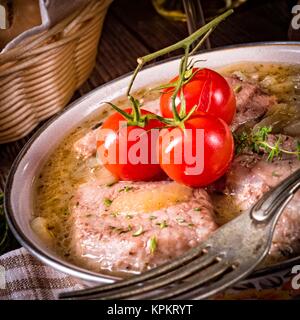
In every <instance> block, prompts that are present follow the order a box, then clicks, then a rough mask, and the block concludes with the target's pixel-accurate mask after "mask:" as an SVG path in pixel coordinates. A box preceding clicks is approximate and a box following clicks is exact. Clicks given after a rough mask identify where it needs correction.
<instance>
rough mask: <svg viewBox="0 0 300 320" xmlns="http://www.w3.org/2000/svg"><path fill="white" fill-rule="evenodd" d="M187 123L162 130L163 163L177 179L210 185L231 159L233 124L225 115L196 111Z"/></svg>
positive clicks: (192, 183) (164, 168)
mask: <svg viewBox="0 0 300 320" xmlns="http://www.w3.org/2000/svg"><path fill="white" fill-rule="evenodd" d="M184 126H185V128H184V129H182V128H179V127H175V128H164V129H162V130H161V133H160V137H159V147H158V148H159V161H160V165H161V167H162V169H163V170H164V171H165V172H166V174H167V175H168V176H169V177H170V178H171V179H173V180H175V181H176V182H178V183H183V184H185V185H188V186H191V187H203V186H207V185H209V184H210V183H212V182H214V181H216V180H217V179H219V178H220V177H221V176H222V175H223V174H224V173H225V172H226V171H227V169H228V167H229V165H230V163H231V161H232V158H233V153H234V142H233V137H232V134H231V131H230V128H229V126H228V125H227V124H226V122H225V121H223V120H222V119H220V118H215V117H213V116H211V115H208V114H203V113H201V114H199V113H198V114H197V113H195V114H193V115H192V116H191V117H190V118H189V119H188V120H187V121H185V123H184ZM201 129H202V130H201Z"/></svg>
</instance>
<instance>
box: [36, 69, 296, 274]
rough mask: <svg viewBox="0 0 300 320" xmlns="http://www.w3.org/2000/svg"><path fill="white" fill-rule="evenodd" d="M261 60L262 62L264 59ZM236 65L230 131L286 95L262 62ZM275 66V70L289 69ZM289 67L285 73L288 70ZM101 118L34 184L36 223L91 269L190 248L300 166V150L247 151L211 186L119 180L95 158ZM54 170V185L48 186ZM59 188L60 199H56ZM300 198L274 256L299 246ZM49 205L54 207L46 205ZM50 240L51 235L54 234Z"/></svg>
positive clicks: (152, 261)
mask: <svg viewBox="0 0 300 320" xmlns="http://www.w3.org/2000/svg"><path fill="white" fill-rule="evenodd" d="M259 66H260V67H261V68H262V69H264V65H259ZM237 68H239V67H236V68H235V69H234V67H233V68H232V69H231V70H227V71H225V75H226V78H227V81H228V82H229V84H230V85H231V86H232V88H233V89H234V90H235V94H236V99H237V113H236V116H235V118H234V121H233V124H232V126H231V127H232V130H233V131H234V130H241V129H243V127H244V126H245V125H247V127H248V128H249V127H250V128H251V127H253V126H254V125H256V124H257V123H259V122H260V121H261V119H265V117H266V116H268V114H269V112H270V110H271V109H272V108H274V106H276V105H277V104H278V103H282V101H281V100H282V96H281V95H279V94H277V93H278V92H279V91H280V90H282V89H281V88H280V90H279V85H281V84H279V85H278V84H275V85H274V86H273V87H272V88H274V90H273V91H272V90H269V87H268V84H269V83H271V84H272V81H270V79H269V78H268V77H269V76H265V74H266V73H267V72H262V73H264V75H263V79H259V76H257V73H255V72H256V71H257V70H256V69H259V67H257V66H256V65H254V66H250V67H249V70H250V71H249V76H245V77H244V75H243V74H242V73H241V72H234V70H238V69H237ZM247 68H248V67H246V69H247ZM266 68H267V69H268V67H266ZM274 68H275V69H276V70H277V71H278V72H279V70H280V69H281V68H283V69H284V67H281V66H276V67H274ZM253 70H254V71H255V72H254V71H253ZM284 70H285V69H284ZM277 71H276V72H277ZM285 72H286V73H285V74H286V75H287V74H288V72H290V71H285ZM252 75H254V77H252ZM262 80H263V81H262ZM265 85H267V88H266V86H265ZM272 85H273V84H272ZM275 87H276V90H275ZM280 92H281V91H280ZM287 95H288V96H289V95H290V92H287ZM157 98H158V94H156V95H155V94H154V95H153V96H152V97H151V98H149V101H147V99H145V104H144V107H145V108H146V109H148V110H150V111H153V110H154V108H157V105H158V103H157ZM119 105H120V104H119ZM121 105H122V103H121ZM124 106H126V104H124ZM155 111H157V110H155ZM99 119H100V120H101V118H97V119H96V120H95V119H94V120H93V121H90V122H88V123H87V124H86V125H85V126H83V127H82V128H80V130H79V131H78V132H76V133H75V134H74V135H73V136H71V138H70V139H69V141H68V142H67V143H65V145H62V146H61V147H60V149H58V151H59V152H57V153H58V154H59V157H58V156H57V153H56V155H55V156H53V157H52V159H50V160H49V162H48V163H47V165H46V166H45V168H46V169H44V172H42V174H41V177H40V180H39V181H38V184H37V186H38V187H37V189H38V198H37V199H38V201H37V203H38V205H37V215H38V216H39V218H37V219H39V220H38V221H37V219H35V221H36V222H37V223H36V224H35V225H38V227H39V230H43V232H44V233H45V234H46V231H47V230H48V229H49V230H50V231H51V234H52V235H53V237H52V242H53V241H54V240H53V238H55V239H56V240H55V241H56V243H55V244H54V246H55V249H56V250H57V251H58V252H59V253H61V254H62V255H64V256H65V257H66V258H67V259H69V260H70V261H72V262H74V263H75V264H78V265H80V266H83V267H85V268H88V269H90V270H94V271H99V272H100V271H103V270H104V269H105V270H110V271H118V272H119V271H126V272H139V271H142V270H145V269H148V268H151V267H154V266H156V265H159V264H161V263H163V262H165V261H168V260H170V259H172V258H174V257H176V256H178V255H180V254H182V253H184V252H186V251H187V250H188V249H189V248H191V247H193V246H195V245H197V243H199V242H202V241H203V240H205V239H206V238H207V237H208V236H209V235H210V234H211V233H212V232H214V230H216V228H217V227H218V226H219V225H221V224H223V223H225V222H227V221H228V220H230V219H232V218H233V217H235V216H236V215H238V214H239V213H240V212H242V210H244V209H247V208H248V207H249V206H250V205H252V204H253V203H255V202H256V201H257V200H258V199H259V198H260V197H261V196H262V195H263V193H265V192H266V191H268V190H269V189H270V188H272V187H273V186H275V185H276V184H278V183H280V181H282V180H283V179H284V178H285V177H286V176H288V175H289V174H290V173H292V172H293V171H295V170H296V169H298V168H299V167H300V165H299V163H300V162H299V160H297V159H296V158H295V157H285V158H284V159H282V160H280V159H276V160H274V161H273V162H267V161H266V155H265V154H255V153H252V152H243V153H242V154H240V155H239V156H237V157H236V158H235V159H234V162H233V164H232V166H231V169H230V170H229V172H228V173H227V174H226V176H225V177H224V178H223V179H221V180H220V181H219V182H218V183H216V184H214V186H212V187H209V188H208V192H207V191H206V190H204V189H190V188H188V187H184V186H180V185H178V184H176V183H174V182H171V181H160V182H147V183H142V182H139V183H133V182H116V181H115V179H114V178H113V177H112V176H111V175H110V174H107V172H105V171H106V170H103V168H102V169H101V168H99V164H98V163H96V161H95V153H96V138H97V133H98V130H99V129H98V128H99V126H98V125H97V126H96V127H94V126H95V124H97V123H96V121H97V122H99ZM263 121H264V120H263ZM91 128H92V129H91ZM272 137H273V136H270V139H272ZM295 141H296V139H295V138H292V137H288V136H286V137H285V147H287V148H289V147H292V146H294V144H295ZM271 142H272V141H271ZM59 161H61V162H64V163H66V162H67V161H69V162H72V165H71V166H65V167H64V166H63V168H62V169H61V168H59V169H58V167H59V166H57V165H54V164H55V162H59ZM47 166H48V167H49V170H48V171H47ZM53 168H54V169H53ZM55 170H57V175H56V176H57V179H58V180H57V181H56V182H55V188H56V191H55V192H54V191H53V190H51V191H48V193H47V190H50V185H51V178H52V175H53V174H55V173H56V171H55ZM58 170H59V171H58ZM61 194H63V197H62V199H58V198H59V197H60V196H61ZM49 198H50V199H49ZM298 198H299V197H298V195H297V197H296V198H295V199H294V200H293V202H291V204H290V205H289V207H288V208H287V209H286V210H285V212H284V214H283V215H282V217H281V219H280V221H279V223H278V225H277V229H276V233H275V236H274V240H273V246H272V250H271V254H272V255H277V254H278V252H280V254H282V253H288V254H290V253H293V252H297V251H298V252H299V251H300V244H299V239H300V232H299V230H300V217H299V214H298V213H297V211H298V204H299V200H298ZM49 206H52V208H53V210H52V211H51V210H50V209H47V210H46V209H45V208H48V207H49ZM215 213H216V215H215ZM50 215H52V216H50ZM41 226H42V227H41ZM65 226H66V227H65ZM66 230H67V231H66ZM46 240H47V241H48V242H49V241H51V237H50V236H49V234H47V235H46V236H45V241H46ZM55 241H54V242H55Z"/></svg>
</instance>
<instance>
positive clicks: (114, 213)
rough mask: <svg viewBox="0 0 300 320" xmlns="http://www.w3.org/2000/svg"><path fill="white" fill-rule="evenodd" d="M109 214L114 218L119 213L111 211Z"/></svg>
mask: <svg viewBox="0 0 300 320" xmlns="http://www.w3.org/2000/svg"><path fill="white" fill-rule="evenodd" d="M110 215H111V216H112V217H114V218H116V217H117V216H118V215H119V214H118V212H112V213H111V214H110Z"/></svg>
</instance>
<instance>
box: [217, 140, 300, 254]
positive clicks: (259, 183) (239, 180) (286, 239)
mask: <svg viewBox="0 0 300 320" xmlns="http://www.w3.org/2000/svg"><path fill="white" fill-rule="evenodd" d="M270 138H271V139H270V140H272V137H270ZM274 139H275V138H274ZM284 139H285V140H284V147H285V148H287V149H288V146H290V147H291V148H292V146H293V143H292V142H294V143H295V141H293V140H294V139H293V138H291V137H285V138H284ZM299 168H300V161H299V160H298V159H297V158H296V157H291V156H288V157H283V159H276V160H275V159H274V160H273V161H272V162H270V161H267V159H266V155H264V156H261V155H258V154H252V153H249V154H243V155H240V156H238V157H236V158H235V159H234V161H233V164H232V166H231V169H230V170H229V172H228V174H227V175H226V177H225V183H224V185H223V190H220V189H219V190H218V191H219V192H220V191H221V192H222V193H223V194H225V195H227V196H228V199H229V200H228V201H229V202H230V208H227V209H229V210H231V211H232V214H235V215H237V214H239V213H240V212H242V211H244V210H246V209H248V208H250V207H251V206H252V205H254V204H255V203H256V202H257V201H258V200H259V199H260V198H261V197H262V195H263V194H264V193H265V192H267V191H268V190H270V189H271V188H272V187H275V186H276V185H278V184H279V183H280V182H282V181H283V180H284V179H285V178H287V177H288V176H289V175H290V174H292V173H293V172H295V171H296V170H297V169H299ZM220 206H226V204H225V202H222V200H220V202H219V203H216V207H217V211H218V208H220ZM299 252H300V193H299V192H298V193H297V194H296V195H295V197H294V199H293V200H292V201H291V202H290V204H289V205H288V206H287V208H286V209H285V210H284V212H283V214H282V215H281V217H280V219H279V221H278V223H277V226H276V230H275V234H274V237H273V245H272V248H271V252H270V253H271V256H272V257H273V258H274V259H280V258H282V257H283V256H285V255H293V254H295V253H299Z"/></svg>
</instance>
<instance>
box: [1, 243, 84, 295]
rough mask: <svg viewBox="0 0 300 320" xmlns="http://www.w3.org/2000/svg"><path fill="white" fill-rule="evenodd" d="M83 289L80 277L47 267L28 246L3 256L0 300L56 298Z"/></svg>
mask: <svg viewBox="0 0 300 320" xmlns="http://www.w3.org/2000/svg"><path fill="white" fill-rule="evenodd" d="M82 288H83V285H82V284H81V283H80V282H79V281H78V280H76V279H75V278H72V277H70V276H68V275H66V274H64V273H61V272H57V271H55V270H54V269H52V268H51V267H48V266H45V265H44V264H42V263H41V262H39V261H38V260H37V259H35V258H34V257H32V256H31V255H30V254H29V253H28V252H27V251H26V250H25V249H24V248H21V249H18V250H14V251H11V252H9V253H6V254H4V255H3V256H1V257H0V300H7V299H9V300H11V299H13V300H36V299H38V300H53V299H57V297H58V294H59V293H60V292H65V291H71V290H75V289H76V290H78V289H82Z"/></svg>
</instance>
